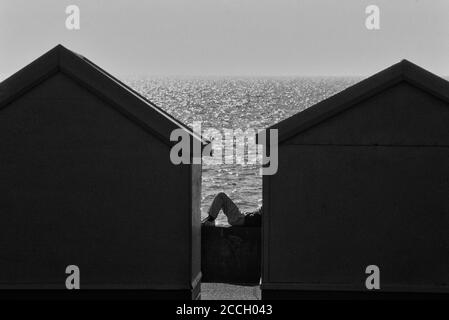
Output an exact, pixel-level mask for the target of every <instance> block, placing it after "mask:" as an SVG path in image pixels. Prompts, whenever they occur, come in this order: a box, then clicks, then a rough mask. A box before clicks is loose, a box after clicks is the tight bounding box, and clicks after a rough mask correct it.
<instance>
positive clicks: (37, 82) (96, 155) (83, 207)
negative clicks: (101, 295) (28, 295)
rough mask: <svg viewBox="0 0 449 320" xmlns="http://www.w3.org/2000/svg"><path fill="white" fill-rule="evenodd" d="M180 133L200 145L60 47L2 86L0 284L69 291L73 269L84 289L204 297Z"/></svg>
mask: <svg viewBox="0 0 449 320" xmlns="http://www.w3.org/2000/svg"><path fill="white" fill-rule="evenodd" d="M175 129H181V130H184V131H186V132H188V134H189V135H188V136H189V137H190V138H191V139H192V142H193V140H195V142H197V143H198V142H199V143H201V144H202V145H203V146H204V141H198V140H199V139H200V138H198V137H197V136H195V135H194V133H193V132H192V131H191V130H190V129H189V128H188V127H186V126H185V125H184V124H182V123H181V122H179V121H177V120H176V119H174V118H173V117H171V116H170V115H169V114H167V113H166V112H164V111H163V110H162V109H160V108H159V107H157V106H156V105H154V104H153V103H151V102H150V101H148V100H146V99H145V98H144V97H142V96H141V95H139V94H138V93H136V92H135V91H134V90H132V89H131V88H129V87H128V86H126V85H125V84H123V83H122V82H120V81H119V80H117V79H116V78H114V77H113V76H111V75H110V74H108V73H107V72H105V71H104V70H102V69H101V68H99V67H98V66H96V65H95V64H94V63H92V62H91V61H89V60H88V59H86V58H84V57H83V56H81V55H78V54H76V53H74V52H72V51H70V50H68V49H66V48H64V47H63V46H61V45H59V46H57V47H55V48H54V49H52V50H50V51H49V52H47V53H46V54H44V55H43V56H41V57H40V58H38V59H37V60H35V61H34V62H32V63H31V64H29V65H28V66H26V67H25V68H23V69H22V70H20V71H18V72H17V73H16V74H14V75H13V76H11V77H10V78H8V79H6V80H5V81H4V82H2V83H1V84H0V137H1V138H0V181H1V183H0V289H65V288H66V280H67V278H68V277H69V276H71V275H75V273H69V274H67V273H66V267H67V266H70V265H75V266H77V267H78V268H79V271H80V273H79V275H80V277H79V279H80V289H81V291H80V292H82V291H83V289H142V290H139V292H142V293H143V294H144V295H145V297H157V298H187V299H190V298H197V297H198V294H199V289H200V280H201V271H200V268H201V261H200V255H201V248H200V245H201V243H200V236H201V235H200V232H201V230H200V203H199V202H200V193H201V191H200V188H201V165H200V164H182V165H174V164H172V162H171V161H170V150H171V146H172V145H173V144H175V143H176V142H172V141H170V134H171V132H172V131H173V130H175ZM69 270H71V269H70V268H69ZM72 280H73V279H71V281H72ZM73 282H74V283H75V280H73Z"/></svg>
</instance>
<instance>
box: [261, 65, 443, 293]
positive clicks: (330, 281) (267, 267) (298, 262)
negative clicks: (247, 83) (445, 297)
mask: <svg viewBox="0 0 449 320" xmlns="http://www.w3.org/2000/svg"><path fill="white" fill-rule="evenodd" d="M448 94H449V84H448V83H447V82H446V81H445V80H443V79H441V78H438V77H436V76H434V75H431V74H429V73H428V72H427V71H425V70H422V69H421V68H419V67H417V66H415V65H413V64H411V63H409V62H407V61H403V62H401V63H399V64H397V65H395V66H393V67H391V68H390V69H387V70H385V71H383V72H381V73H379V74H377V75H375V76H373V77H372V78H369V79H367V80H364V81H362V82H361V83H359V84H357V85H355V86H354V87H352V88H349V89H347V90H345V91H343V92H342V93H340V94H338V95H336V96H334V97H331V98H329V99H327V100H325V101H323V102H321V103H319V104H317V105H315V106H313V107H311V109H310V110H306V111H304V112H303V113H299V114H297V115H295V116H293V117H292V118H290V119H287V120H285V121H284V122H282V123H280V124H278V125H275V126H274V127H273V128H277V129H278V130H279V136H280V145H279V169H278V172H277V173H276V174H275V175H273V176H264V177H263V197H264V208H265V215H264V221H263V245H264V250H263V278H262V289H263V297H265V298H276V297H301V296H302V297H304V295H303V294H304V293H307V294H310V293H313V292H315V293H316V292H327V293H328V294H332V293H338V292H340V293H348V292H355V293H357V292H363V291H367V290H366V288H365V279H366V277H367V275H366V274H365V268H366V267H367V266H368V265H372V264H374V265H377V266H379V267H380V270H381V276H380V278H381V292H383V293H385V292H389V293H398V292H403V293H411V292H427V293H436V292H449V254H448V253H449V236H448V233H447V230H448V228H449V197H448V196H447V195H448V194H449V180H448V179H449V165H448V164H449V131H448V128H449V99H448V98H447V97H448ZM361 97H362V98H361ZM295 124H296V125H295ZM324 296H326V294H324ZM328 296H329V295H328Z"/></svg>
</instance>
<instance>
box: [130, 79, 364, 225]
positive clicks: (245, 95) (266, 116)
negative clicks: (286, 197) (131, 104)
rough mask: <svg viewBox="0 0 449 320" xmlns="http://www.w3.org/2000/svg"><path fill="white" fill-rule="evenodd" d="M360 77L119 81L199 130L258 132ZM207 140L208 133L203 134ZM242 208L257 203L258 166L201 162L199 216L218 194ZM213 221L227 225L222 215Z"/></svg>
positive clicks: (259, 192)
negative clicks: (199, 126) (197, 124)
mask: <svg viewBox="0 0 449 320" xmlns="http://www.w3.org/2000/svg"><path fill="white" fill-rule="evenodd" d="M360 80H361V77H334V76H332V77H316V76H313V77H291V76H280V77H231V76H226V77H209V76H207V77H197V76H192V77H187V76H181V77H160V76H157V77H140V76H135V77H126V78H124V82H125V83H126V84H128V85H129V86H130V87H132V88H133V89H134V90H136V91H137V92H139V93H140V94H142V95H143V96H144V97H146V98H147V99H149V100H150V101H152V102H153V103H155V104H156V105H157V106H159V107H161V108H162V109H163V110H165V111H166V112H168V113H169V114H171V115H172V116H174V117H175V118H176V119H178V120H180V121H182V122H183V123H186V124H188V125H189V126H191V125H192V124H193V122H194V121H200V122H201V125H202V129H203V130H205V129H207V128H215V129H218V130H222V129H233V130H236V129H242V130H243V131H245V130H247V129H254V130H257V131H258V130H261V129H264V128H267V127H269V126H271V125H273V124H275V123H277V122H279V121H281V120H284V119H286V118H288V117H290V116H292V115H293V114H295V113H297V112H300V111H302V110H305V109H306V108H308V107H310V106H312V105H314V104H316V103H318V102H320V101H322V100H324V99H326V98H328V97H330V96H332V95H334V94H336V93H337V92H339V91H342V90H344V89H345V88H347V87H349V86H351V85H353V84H355V83H356V82H358V81H360ZM206 138H207V137H206ZM221 191H222V192H225V193H227V194H228V195H229V196H230V198H231V199H233V200H234V202H235V203H236V204H237V205H238V206H239V208H240V209H241V211H242V212H250V211H254V210H256V209H257V208H258V207H259V206H260V205H261V204H262V176H261V175H260V174H259V165H242V164H219V165H217V164H214V165H211V164H203V175H202V192H201V215H202V217H205V216H206V215H207V210H208V208H209V206H210V204H211V202H212V200H213V198H214V196H215V195H216V194H217V193H218V192H221ZM217 223H218V224H226V219H225V217H224V216H223V214H222V213H220V215H219V216H218V218H217Z"/></svg>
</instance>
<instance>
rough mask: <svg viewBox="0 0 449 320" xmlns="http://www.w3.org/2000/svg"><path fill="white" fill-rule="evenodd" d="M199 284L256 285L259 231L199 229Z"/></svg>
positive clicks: (252, 229) (240, 228) (258, 277)
mask: <svg viewBox="0 0 449 320" xmlns="http://www.w3.org/2000/svg"><path fill="white" fill-rule="evenodd" d="M201 229H202V233H201V236H202V247H201V251H202V256H201V265H202V273H203V279H202V281H203V282H222V283H234V284H247V285H258V284H259V283H260V276H261V233H260V231H261V228H257V227H205V226H203V227H202V228H201Z"/></svg>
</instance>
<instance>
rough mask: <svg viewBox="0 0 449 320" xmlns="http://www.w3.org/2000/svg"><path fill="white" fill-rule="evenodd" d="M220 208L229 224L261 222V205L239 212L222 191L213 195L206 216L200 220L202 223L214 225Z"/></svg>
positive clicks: (256, 224)
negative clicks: (249, 210) (251, 210)
mask: <svg viewBox="0 0 449 320" xmlns="http://www.w3.org/2000/svg"><path fill="white" fill-rule="evenodd" d="M220 210H223V213H224V214H225V215H226V217H227V218H228V222H229V224H230V225H231V226H247V227H260V226H261V224H262V212H263V206H261V207H260V208H259V209H257V210H256V211H253V212H246V213H241V212H240V209H239V208H238V207H237V205H236V204H235V203H234V202H233V201H232V200H231V199H230V198H229V197H228V195H227V194H226V193H224V192H220V193H218V194H217V195H216V196H215V198H214V200H213V201H212V204H211V206H210V208H209V211H208V216H207V218H205V219H204V220H203V221H202V224H203V225H207V226H214V225H215V219H216V218H217V216H218V214H219V213H220Z"/></svg>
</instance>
